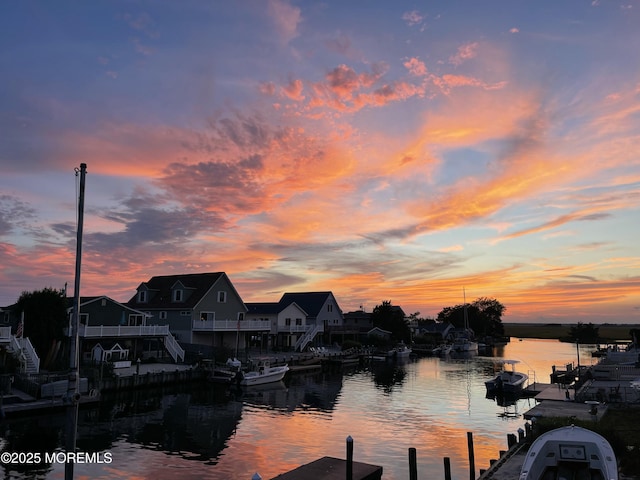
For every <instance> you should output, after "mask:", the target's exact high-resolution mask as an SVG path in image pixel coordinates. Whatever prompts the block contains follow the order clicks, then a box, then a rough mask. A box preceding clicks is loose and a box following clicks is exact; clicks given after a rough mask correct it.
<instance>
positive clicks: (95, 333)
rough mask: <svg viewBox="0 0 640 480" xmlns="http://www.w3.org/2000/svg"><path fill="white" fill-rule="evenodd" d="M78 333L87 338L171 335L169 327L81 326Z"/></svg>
mask: <svg viewBox="0 0 640 480" xmlns="http://www.w3.org/2000/svg"><path fill="white" fill-rule="evenodd" d="M78 333H79V335H80V336H81V337H85V338H100V337H150V336H165V335H168V334H169V325H138V326H128V325H117V326H108V325H96V326H95V327H87V326H86V325H80V329H79V332H78Z"/></svg>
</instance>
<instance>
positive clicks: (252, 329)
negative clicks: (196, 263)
mask: <svg viewBox="0 0 640 480" xmlns="http://www.w3.org/2000/svg"><path fill="white" fill-rule="evenodd" d="M127 305H128V306H129V307H131V308H134V309H136V310H140V311H143V312H145V313H146V314H147V315H149V316H150V317H151V319H152V322H153V323H163V324H168V325H169V329H170V331H171V333H172V334H173V335H174V336H175V337H176V339H177V340H178V341H179V342H180V344H181V345H183V346H184V347H185V349H188V350H191V351H193V352H196V351H203V350H206V349H213V348H215V347H220V346H226V347H229V348H232V349H233V348H235V349H236V350H237V349H238V348H246V346H247V345H248V343H249V340H250V338H251V337H253V336H256V335H260V334H262V333H263V332H266V333H268V332H269V330H270V328H271V325H270V323H269V321H265V320H252V321H249V320H246V319H245V315H246V314H247V307H246V305H245V304H244V302H243V301H242V298H240V295H239V294H238V292H237V291H236V289H235V287H234V286H233V284H232V283H231V280H229V277H228V276H227V275H226V274H225V273H224V272H217V273H193V274H184V275H163V276H156V277H152V278H151V279H149V280H148V281H147V282H143V283H141V284H140V285H139V286H138V288H137V289H136V294H135V295H134V296H133V297H132V298H131V299H130V300H129V301H128V302H127Z"/></svg>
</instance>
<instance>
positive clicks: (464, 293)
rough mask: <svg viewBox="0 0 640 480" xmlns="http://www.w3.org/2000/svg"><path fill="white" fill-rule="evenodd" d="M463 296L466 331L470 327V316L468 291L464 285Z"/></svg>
mask: <svg viewBox="0 0 640 480" xmlns="http://www.w3.org/2000/svg"><path fill="white" fill-rule="evenodd" d="M462 298H463V302H464V303H463V313H464V329H465V332H466V330H468V329H469V316H468V314H467V292H466V291H465V289H464V287H462Z"/></svg>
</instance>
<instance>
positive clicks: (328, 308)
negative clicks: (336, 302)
mask: <svg viewBox="0 0 640 480" xmlns="http://www.w3.org/2000/svg"><path fill="white" fill-rule="evenodd" d="M327 312H333V305H332V304H329V305H327Z"/></svg>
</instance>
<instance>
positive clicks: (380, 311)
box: [371, 300, 411, 342]
mask: <svg viewBox="0 0 640 480" xmlns="http://www.w3.org/2000/svg"><path fill="white" fill-rule="evenodd" d="M371 319H372V321H373V326H374V327H378V328H381V329H383V330H387V331H389V332H391V338H392V339H393V340H395V341H396V342H400V341H403V342H409V341H410V340H411V331H410V329H409V324H408V323H407V321H406V320H405V318H404V312H403V311H402V309H401V308H400V307H397V306H394V305H392V304H391V301H390V300H384V301H383V302H382V304H380V305H376V306H375V307H374V309H373V312H372V313H371Z"/></svg>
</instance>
